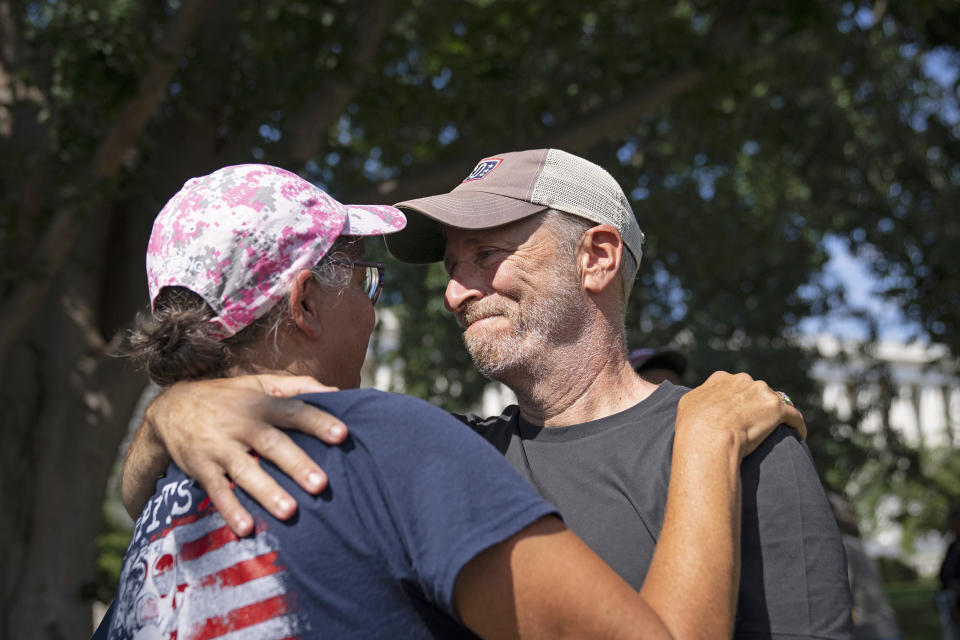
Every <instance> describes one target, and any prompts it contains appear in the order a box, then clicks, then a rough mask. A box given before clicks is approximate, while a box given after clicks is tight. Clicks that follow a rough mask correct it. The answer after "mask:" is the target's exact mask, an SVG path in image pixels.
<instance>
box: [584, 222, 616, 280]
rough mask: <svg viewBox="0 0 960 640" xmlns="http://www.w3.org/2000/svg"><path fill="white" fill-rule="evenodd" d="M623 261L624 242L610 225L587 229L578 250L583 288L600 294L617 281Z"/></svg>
mask: <svg viewBox="0 0 960 640" xmlns="http://www.w3.org/2000/svg"><path fill="white" fill-rule="evenodd" d="M622 260H623V240H622V239H621V238H620V234H619V233H618V232H617V230H616V229H614V228H613V227H612V226H610V225H608V224H601V225H597V226H596V227H591V228H590V229H587V231H586V233H584V234H583V238H582V239H581V240H580V246H579V247H578V248H577V266H578V267H579V268H580V278H581V281H582V282H583V288H584V289H586V290H587V291H589V292H591V293H600V292H601V291H604V290H605V289H606V288H607V287H609V286H610V283H611V282H615V281H616V280H617V277H618V276H617V273H618V272H619V271H620V262H621V261H622Z"/></svg>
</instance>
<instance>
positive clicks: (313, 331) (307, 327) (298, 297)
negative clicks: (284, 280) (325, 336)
mask: <svg viewBox="0 0 960 640" xmlns="http://www.w3.org/2000/svg"><path fill="white" fill-rule="evenodd" d="M318 302H319V301H318V299H317V287H316V286H314V284H313V274H312V273H310V271H309V270H307V269H304V270H303V271H300V272H299V273H298V274H297V275H296V276H294V278H293V283H292V284H291V285H290V317H291V318H292V319H293V324H295V325H296V327H297V329H299V330H300V331H301V332H302V333H303V334H304V335H305V336H306V337H307V338H309V339H311V340H316V338H317V335H319V333H320V317H319V314H318V313H317V312H318V311H319V307H318Z"/></svg>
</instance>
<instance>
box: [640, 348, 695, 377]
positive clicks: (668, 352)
mask: <svg viewBox="0 0 960 640" xmlns="http://www.w3.org/2000/svg"><path fill="white" fill-rule="evenodd" d="M627 358H628V359H629V360H630V366H632V367H633V370H634V371H636V372H637V373H639V374H640V377H641V378H643V379H644V380H646V381H647V382H652V383H653V384H660V383H661V382H663V381H664V380H668V381H670V382H672V383H673V384H683V375H684V374H685V373H686V372H687V357H686V356H685V355H683V353H681V352H680V351H677V350H676V349H670V348H668V347H663V348H659V349H649V348H641V349H634V350H633V351H631V352H630V354H629V355H628V356H627Z"/></svg>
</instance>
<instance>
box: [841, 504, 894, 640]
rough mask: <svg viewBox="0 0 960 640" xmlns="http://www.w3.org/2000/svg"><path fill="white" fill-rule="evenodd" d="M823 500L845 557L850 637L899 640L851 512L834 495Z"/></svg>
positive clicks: (887, 603) (877, 573)
mask: <svg viewBox="0 0 960 640" xmlns="http://www.w3.org/2000/svg"><path fill="white" fill-rule="evenodd" d="M827 497H828V498H829V499H830V508H831V509H833V515H834V517H835V518H836V519H837V525H839V527H840V534H841V539H842V540H843V549H844V551H846V553H847V576H848V577H849V579H850V596H851V599H852V600H853V611H852V612H851V614H852V616H853V637H854V638H856V639H858V640H899V639H900V638H902V636H901V635H900V629H899V627H897V618H896V614H894V612H893V607H891V606H890V602H889V601H888V600H887V594H886V589H885V588H884V585H883V580H882V579H881V578H880V570H879V569H878V568H877V563H876V562H874V560H873V558H871V557H870V556H869V555H867V552H866V550H865V549H864V548H863V541H862V540H861V539H860V527H859V525H858V524H857V517H856V516H855V515H854V513H853V509H851V508H850V504H849V503H848V502H847V501H846V500H845V499H844V498H843V496H841V495H839V494H837V493H829V494H828V495H827Z"/></svg>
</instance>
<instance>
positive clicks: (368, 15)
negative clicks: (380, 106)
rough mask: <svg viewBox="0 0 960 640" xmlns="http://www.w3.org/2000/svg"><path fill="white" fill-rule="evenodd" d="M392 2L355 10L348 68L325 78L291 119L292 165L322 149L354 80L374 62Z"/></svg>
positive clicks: (379, 0) (379, 1)
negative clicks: (292, 133)
mask: <svg viewBox="0 0 960 640" xmlns="http://www.w3.org/2000/svg"><path fill="white" fill-rule="evenodd" d="M393 2H394V0H371V1H370V2H368V3H366V5H365V6H362V7H361V8H360V9H359V10H358V11H357V16H356V28H355V30H354V33H353V37H352V40H353V42H355V43H356V44H355V45H354V47H353V50H352V52H351V54H352V55H351V58H350V62H349V68H348V69H346V70H344V72H342V73H341V74H339V77H328V78H326V79H324V80H323V82H321V83H320V85H319V86H318V87H317V88H316V89H315V90H314V91H313V92H312V93H311V94H310V95H309V96H308V97H307V99H306V100H305V101H304V103H303V104H302V105H301V106H300V108H299V109H298V110H297V112H296V113H295V114H294V115H293V117H292V118H291V120H290V121H291V124H290V131H292V132H295V133H296V135H294V136H292V139H291V144H290V155H291V157H292V158H293V160H294V161H295V162H298V163H301V164H302V163H304V162H306V161H307V160H309V159H310V158H312V157H313V156H314V155H315V154H316V153H317V150H318V149H320V148H321V147H322V146H323V142H324V139H325V138H326V135H327V131H329V130H330V127H332V126H333V123H334V122H335V121H336V119H337V118H338V117H339V116H340V114H341V113H343V110H344V109H345V108H346V106H347V103H348V102H349V101H350V98H351V97H353V93H354V91H355V90H356V86H355V83H354V82H353V77H354V76H355V75H356V74H357V73H358V72H360V71H361V70H362V69H363V68H364V67H366V66H367V65H368V64H369V63H370V60H372V59H373V56H374V54H376V52H377V48H378V47H379V46H380V40H381V39H382V38H383V32H384V30H385V28H386V25H387V18H388V17H389V16H390V13H391V11H392V9H393Z"/></svg>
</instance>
